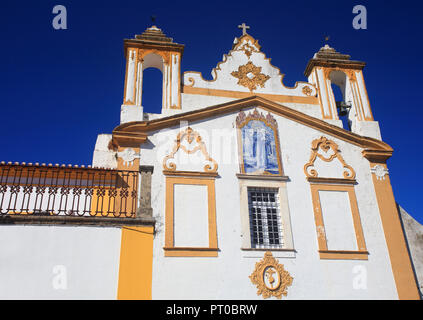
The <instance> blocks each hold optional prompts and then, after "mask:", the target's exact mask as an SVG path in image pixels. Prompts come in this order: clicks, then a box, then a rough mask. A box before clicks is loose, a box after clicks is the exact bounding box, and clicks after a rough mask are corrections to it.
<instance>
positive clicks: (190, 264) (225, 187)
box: [141, 112, 397, 299]
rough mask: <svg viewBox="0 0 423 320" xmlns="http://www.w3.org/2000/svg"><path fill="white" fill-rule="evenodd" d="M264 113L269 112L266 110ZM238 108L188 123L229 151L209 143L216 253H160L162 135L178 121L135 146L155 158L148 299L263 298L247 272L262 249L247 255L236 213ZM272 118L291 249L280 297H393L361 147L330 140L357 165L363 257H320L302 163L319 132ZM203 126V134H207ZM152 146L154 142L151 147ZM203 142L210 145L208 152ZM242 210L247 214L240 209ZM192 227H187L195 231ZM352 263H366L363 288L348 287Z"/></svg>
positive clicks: (361, 266)
mask: <svg viewBox="0 0 423 320" xmlns="http://www.w3.org/2000/svg"><path fill="white" fill-rule="evenodd" d="M265 114H267V112H266V113H265ZM236 116H237V113H232V114H227V115H224V116H219V117H213V118H210V119H209V120H206V121H198V122H194V123H189V125H190V126H191V127H192V128H193V129H194V130H202V132H203V133H204V136H203V135H202V136H203V140H205V141H211V140H213V138H214V137H215V136H216V134H217V133H221V134H220V135H221V136H224V135H225V134H222V132H223V133H226V136H229V137H230V138H228V140H227V143H226V144H221V148H228V146H229V148H228V150H229V151H226V152H223V151H221V152H220V155H219V154H218V153H219V152H217V153H216V150H218V148H217V147H216V146H213V145H212V146H211V148H210V149H211V150H213V151H212V152H210V155H211V156H212V157H214V155H215V154H217V155H218V156H217V157H215V159H216V160H217V161H218V163H219V169H218V173H219V177H218V178H217V179H216V215H217V235H218V247H219V249H220V251H219V255H218V257H217V258H204V257H201V258H200V257H191V258H189V257H164V252H163V247H164V223H165V220H164V210H165V207H164V204H165V188H164V182H165V177H164V176H163V174H162V162H161V160H162V156H163V154H161V155H160V156H158V155H157V154H156V152H162V151H163V150H165V149H166V148H164V147H163V145H164V144H165V142H164V141H167V140H168V139H169V138H168V137H165V135H166V134H170V136H171V137H173V139H174V138H175V137H176V135H177V133H178V130H179V128H178V127H174V128H171V129H170V130H166V131H159V132H155V133H154V134H153V135H152V136H151V137H150V138H149V139H150V144H149V145H148V146H141V147H142V150H141V162H142V164H149V165H154V166H155V169H154V174H153V177H152V207H153V214H154V217H155V218H156V219H157V224H156V227H157V233H156V235H155V240H154V257H153V289H152V297H153V299H261V297H258V296H257V294H256V291H257V289H256V287H255V286H254V285H253V284H252V283H251V281H250V279H249V275H250V274H251V273H252V272H253V271H254V267H255V263H256V262H258V261H259V260H261V259H262V258H263V256H264V252H253V254H251V252H249V253H248V254H246V253H245V252H244V251H242V250H241V249H240V248H241V246H242V239H241V234H242V233H241V218H240V217H241V216H240V214H241V213H240V202H239V199H240V190H239V183H238V179H237V177H236V173H238V172H239V165H238V160H237V144H236V139H232V138H231V137H235V118H236ZM274 117H275V118H276V119H277V121H278V126H279V137H280V143H281V152H282V163H283V167H284V171H285V174H286V175H288V176H289V178H290V180H289V182H287V193H288V204H289V209H290V216H291V226H292V235H293V243H294V248H295V249H296V254H295V255H291V256H289V257H285V258H284V257H283V255H280V253H278V252H273V254H274V256H279V258H278V259H279V262H280V263H282V264H284V265H285V269H286V270H288V271H289V273H290V274H291V275H292V276H293V278H294V281H293V285H292V286H291V287H290V288H289V290H288V296H287V297H286V298H284V299H397V293H396V289H395V283H394V279H393V275H392V271H391V266H390V262H389V257H388V251H387V247H386V243H385V238H384V233H383V229H382V225H381V220H380V215H379V211H378V207H377V202H376V197H375V193H374V187H373V183H372V179H371V174H370V166H369V163H368V161H367V160H366V159H364V158H363V157H362V155H361V149H360V148H359V147H357V146H355V145H351V144H348V143H346V142H344V141H342V140H339V139H336V138H333V137H331V136H330V135H325V136H326V137H328V138H329V139H332V140H334V141H335V142H336V143H337V144H338V145H339V148H340V150H341V151H342V155H343V157H344V159H345V161H346V162H347V163H348V164H350V165H351V166H352V167H353V168H354V169H355V171H356V179H357V182H358V184H357V185H356V186H355V192H356V196H357V199H358V208H359V211H360V215H361V222H362V226H363V232H364V237H365V241H366V246H367V249H368V251H369V253H370V254H369V259H368V261H354V260H321V259H320V258H319V254H318V244H317V236H316V227H315V221H314V213H313V207H312V199H311V193H310V185H309V183H308V182H307V180H306V178H305V175H304V171H303V166H304V164H305V163H306V162H307V161H308V160H309V157H310V148H311V142H312V141H313V140H314V139H317V138H320V137H321V136H322V135H324V134H322V133H320V132H318V131H316V130H314V129H311V128H309V127H306V126H303V125H301V124H298V123H296V122H293V121H290V120H287V119H285V118H282V117H279V116H276V115H274ZM207 133H208V134H207ZM152 145H154V147H152ZM210 149H209V151H210ZM242 214H248V212H243V213H242ZM195 231H196V230H193V232H195ZM357 270H365V272H366V276H367V283H366V288H365V289H354V287H353V281H354V277H356V276H357V273H356V272H357Z"/></svg>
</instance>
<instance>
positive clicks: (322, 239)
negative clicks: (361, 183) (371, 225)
mask: <svg viewBox="0 0 423 320" xmlns="http://www.w3.org/2000/svg"><path fill="white" fill-rule="evenodd" d="M348 182H349V181H348ZM310 188H311V196H312V200H313V209H314V219H315V223H316V232H317V241H318V245H319V255H320V259H343V260H367V256H368V252H367V249H366V243H365V241H364V234H363V229H362V226H361V221H360V213H359V211H358V206H357V198H356V196H355V191H354V185H351V184H345V185H340V184H338V185H329V184H314V183H311V184H310ZM321 190H322V191H346V192H348V196H349V199H350V206H351V213H352V218H353V224H354V231H355V237H356V241H357V248H358V250H357V251H350V250H328V247H327V239H326V233H325V224H324V220H323V214H322V207H321V204H320V197H319V191H321Z"/></svg>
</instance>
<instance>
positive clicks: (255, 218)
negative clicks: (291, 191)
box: [248, 187, 283, 249]
mask: <svg viewBox="0 0 423 320" xmlns="http://www.w3.org/2000/svg"><path fill="white" fill-rule="evenodd" d="M248 209H249V216H250V235H251V247H252V248H262V249H280V248H282V247H283V233H282V223H281V215H280V206H279V192H278V189H274V188H255V187H249V188H248Z"/></svg>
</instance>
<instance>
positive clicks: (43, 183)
mask: <svg viewBox="0 0 423 320" xmlns="http://www.w3.org/2000/svg"><path fill="white" fill-rule="evenodd" d="M146 173H147V175H146ZM148 173H149V175H148ZM151 173H152V170H141V169H140V172H138V171H125V170H113V169H105V168H91V167H83V166H81V167H78V166H71V165H68V166H65V165H61V166H59V165H54V166H53V165H51V164H49V165H45V164H41V165H40V164H38V163H36V164H31V163H28V164H26V163H10V162H9V163H5V162H1V163H0V224H88V225H110V224H111V225H138V224H153V223H154V220H153V218H152V216H151V208H150V198H149V195H150V190H143V191H144V192H143V194H144V195H148V199H146V197H145V196H144V197H142V194H141V192H140V189H141V188H140V177H144V179H143V180H145V183H146V187H147V188H150V185H151V183H150V181H151Z"/></svg>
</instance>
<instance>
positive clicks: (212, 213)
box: [163, 176, 219, 257]
mask: <svg viewBox="0 0 423 320" xmlns="http://www.w3.org/2000/svg"><path fill="white" fill-rule="evenodd" d="M214 181H215V179H214V178H213V177H212V178H205V177H199V178H195V177H189V178H186V177H171V176H167V177H166V209H165V210H166V213H165V215H166V217H165V219H166V222H165V247H164V248H163V249H164V251H165V257H217V255H218V250H219V249H218V248H217V232H216V195H215V183H214ZM175 184H184V185H205V186H207V193H208V231H209V247H208V248H199V247H189V248H187V247H183V248H181V247H175V244H174V212H175V211H174V190H175V189H174V185H175Z"/></svg>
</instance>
